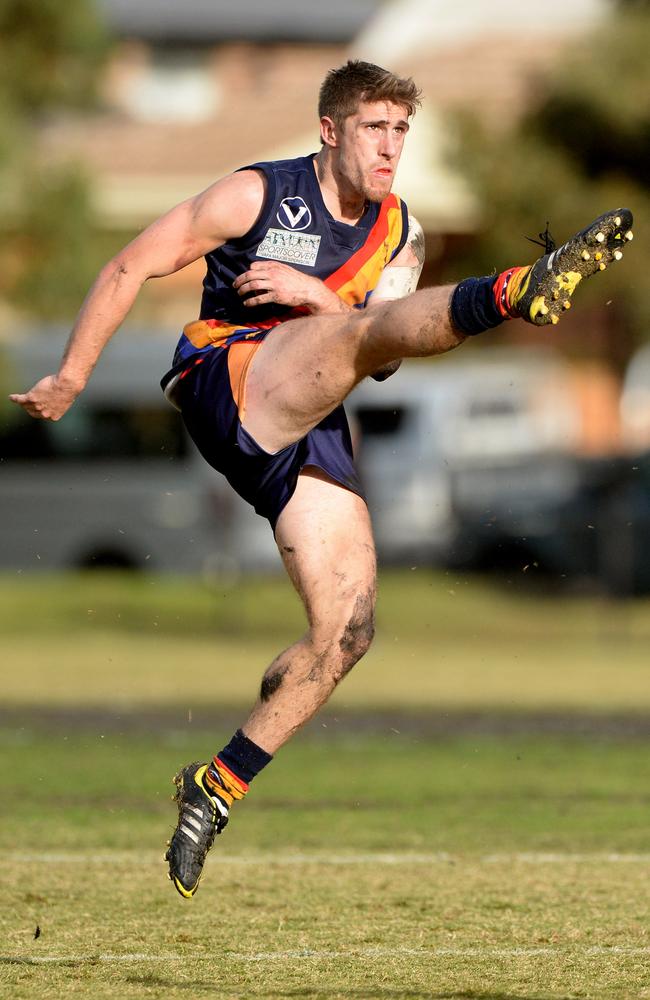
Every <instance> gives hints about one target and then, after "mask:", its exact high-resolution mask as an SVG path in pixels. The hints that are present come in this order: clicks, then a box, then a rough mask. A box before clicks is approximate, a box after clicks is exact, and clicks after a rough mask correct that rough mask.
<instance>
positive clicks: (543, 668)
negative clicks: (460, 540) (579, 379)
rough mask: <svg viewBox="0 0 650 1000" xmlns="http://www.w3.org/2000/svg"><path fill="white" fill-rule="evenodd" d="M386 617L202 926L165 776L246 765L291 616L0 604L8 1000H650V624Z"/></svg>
mask: <svg viewBox="0 0 650 1000" xmlns="http://www.w3.org/2000/svg"><path fill="white" fill-rule="evenodd" d="M381 595H382V596H381V603H380V615H379V623H380V625H379V636H378V646H377V649H376V651H375V652H373V653H371V654H370V655H369V656H368V657H367V659H366V661H364V664H363V665H360V666H359V667H358V668H357V671H355V672H353V675H352V676H351V677H350V678H349V679H348V680H347V681H346V685H345V686H343V687H342V688H341V691H340V692H339V693H338V694H337V696H336V703H335V705H334V707H333V708H332V709H331V711H330V712H328V713H327V715H325V716H323V719H321V720H317V721H316V722H314V723H312V725H311V726H310V727H309V728H308V730H307V731H306V732H305V733H304V734H301V735H299V736H298V737H297V738H296V739H295V741H293V742H292V743H291V744H290V745H289V746H288V747H286V748H285V749H284V750H283V751H282V752H281V754H279V755H278V758H277V760H276V761H274V763H273V764H272V765H271V767H270V768H269V769H268V771H267V772H265V773H264V774H263V775H261V776H260V777H259V778H258V779H257V781H256V783H255V785H254V786H253V789H252V792H251V794H250V796H249V799H248V800H247V801H246V802H245V803H243V804H241V805H239V806H237V807H236V811H234V813H233V819H232V822H231V824H230V826H229V827H228V829H227V830H226V831H225V833H224V835H223V837H222V838H220V840H219V841H218V842H217V845H215V849H214V850H213V852H212V854H211V855H210V858H209V860H208V864H207V866H206V874H205V878H204V880H203V883H202V885H201V889H200V891H199V893H198V894H197V896H196V898H195V899H194V900H192V901H189V902H188V901H185V900H182V899H181V898H180V897H178V896H177V894H176V893H175V892H174V890H173V889H172V887H171V885H170V883H169V882H168V881H167V880H166V877H165V865H164V864H163V862H162V860H161V858H162V854H163V851H164V842H165V840H166V839H167V837H168V836H169V833H170V831H171V829H172V827H173V824H174V821H175V807H174V805H173V803H172V802H170V800H169V796H170V795H171V793H172V791H173V789H172V786H171V784H170V778H171V775H172V774H173V773H174V771H175V769H176V768H177V767H178V765H179V764H182V763H185V762H187V761H188V760H190V759H196V758H198V757H203V758H205V756H206V754H209V753H210V752H211V751H212V750H213V749H217V748H218V746H219V745H221V743H223V741H224V740H225V739H226V738H227V737H228V736H229V735H230V732H231V729H228V726H231V728H232V724H233V721H232V720H233V719H234V720H237V719H238V718H239V717H240V715H239V714H238V713H241V712H242V711H243V706H244V704H245V702H246V701H248V700H250V697H251V695H252V693H253V692H254V690H255V688H256V685H257V681H258V678H259V675H260V673H261V671H262V669H263V667H264V664H265V661H266V660H268V658H269V656H270V655H271V654H272V653H273V651H274V650H275V649H277V648H279V646H280V645H281V644H282V643H283V642H284V641H290V640H291V639H292V638H293V637H294V635H295V632H296V631H297V630H298V629H300V628H301V618H300V614H299V609H298V607H297V604H296V603H295V599H294V598H293V595H292V594H291V592H290V591H289V589H288V588H286V587H285V585H284V583H281V582H279V581H275V580H267V581H257V582H251V583H231V584H230V585H229V586H228V587H224V588H223V589H220V588H215V586H214V585H212V586H211V587H207V586H205V587H197V586H196V585H193V584H192V583H191V582H188V581H170V580H167V581H165V580H159V579H151V578H146V577H145V578H142V579H140V580H138V579H132V578H124V579H123V578H109V577H107V578H101V577H96V578H95V577H92V578H85V579H82V578H80V579H72V580H69V581H67V583H66V585H62V581H61V580H48V579H47V578H42V579H33V578H31V579H24V580H22V579H21V580H18V581H15V580H13V579H7V578H5V579H4V580H0V597H2V600H1V601H0V606H1V610H0V623H1V626H2V632H3V646H4V648H5V653H6V654H7V652H8V657H7V656H5V658H4V669H3V689H4V691H5V699H4V707H3V709H2V711H1V715H2V718H3V722H4V726H3V729H2V735H1V736H0V746H1V751H2V759H3V762H4V767H3V769H2V778H1V781H2V812H3V823H2V826H1V830H0V848H1V849H2V853H1V855H0V856H1V857H2V858H3V861H4V868H3V878H2V883H3V906H2V910H1V915H0V933H1V936H2V942H3V944H2V947H1V948H0V996H2V997H5V996H6V997H12V998H13V997H15V998H18V1000H23V998H24V1000H28V998H29V1000H32V998H36V997H38V998H43V1000H52V998H57V1000H58V998H59V997H61V996H65V997H68V996H70V997H100V998H104V997H106V998H121V997H124V998H140V997H143V998H144V997H154V998H161V1000H162V998H171V1000H177V998H180V997H184V998H187V997H191V998H194V997H196V998H203V997H213V998H218V997H224V998H235V997H236V998H247V997H251V998H255V997H260V998H261V997H264V998H275V997H278V998H284V997H295V998H311V1000H320V998H323V1000H326V998H327V1000H329V998H332V1000H336V998H346V1000H347V998H355V1000H359V998H368V1000H374V998H381V1000H393V998H395V1000H405V998H456V1000H461V998H475V1000H477V998H481V1000H524V998H525V1000H543V998H547V1000H559V998H569V997H589V998H601V997H602V998H637V997H638V998H644V997H645V998H650V939H649V927H650V900H649V897H648V891H647V884H648V876H649V875H650V839H649V823H648V807H649V804H650V792H649V791H648V789H649V788H650V758H649V756H648V736H647V735H646V721H645V720H646V712H647V708H648V702H649V700H650V696H649V687H650V686H649V685H648V683H647V669H648V667H647V659H648V658H647V649H648V639H650V635H649V633H650V616H649V615H648V611H649V610H650V604H649V603H648V602H635V603H630V604H606V603H603V602H601V601H592V600H588V599H585V598H572V599H571V600H562V601H560V600H557V599H552V598H551V597H548V596H545V597H544V596H540V595H537V596H527V595H525V594H522V593H521V592H520V591H517V592H515V589H514V587H513V588H512V589H510V590H509V589H508V588H503V589H499V590H495V589H493V588H490V587H488V586H486V585H484V584H481V583H477V582H474V581H457V580H455V579H454V580H452V579H450V578H448V577H440V576H433V575H425V574H419V573H412V574H409V573H402V574H390V575H387V576H385V577H384V578H383V579H382V587H381ZM233 608H236V613H233ZM238 621H239V623H241V624H243V626H244V628H243V629H241V628H240V629H238V627H237V626H238ZM190 665H191V669H190ZM355 673H356V676H355ZM347 688H349V690H346V689H347ZM391 705H393V706H396V707H395V708H394V709H391V710H389V709H390V706H391ZM231 716H232V718H231ZM211 717H213V718H214V725H213V726H212V727H211V728H209V727H208V726H209V720H210V718H211ZM647 728H648V730H649V731H650V727H647ZM37 927H38V928H39V935H38V937H35V933H36V928H37Z"/></svg>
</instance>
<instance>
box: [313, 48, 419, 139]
mask: <svg viewBox="0 0 650 1000" xmlns="http://www.w3.org/2000/svg"><path fill="white" fill-rule="evenodd" d="M421 93H422V91H421V90H419V88H418V87H416V85H415V84H414V82H413V80H412V79H411V78H410V77H407V78H403V77H399V76H395V74H394V73H391V72H390V71H389V70H387V69H382V68H381V66H375V65H374V63H368V62H362V61H361V60H360V59H350V60H348V62H346V63H345V65H344V66H339V68H338V69H331V70H330V71H329V73H328V74H327V76H326V77H325V79H324V81H323V85H322V87H321V88H320V94H319V96H318V116H319V118H322V117H323V116H327V117H328V118H331V119H332V121H333V122H335V123H336V124H337V125H341V124H342V123H343V122H344V121H345V119H346V118H347V117H348V116H349V115H353V114H354V112H355V111H356V110H357V108H358V107H359V104H360V103H361V101H390V102H391V103H392V104H400V105H402V106H403V107H404V108H406V110H407V112H408V115H409V117H410V116H411V115H414V114H415V109H416V108H419V107H420V104H421V101H420V96H421Z"/></svg>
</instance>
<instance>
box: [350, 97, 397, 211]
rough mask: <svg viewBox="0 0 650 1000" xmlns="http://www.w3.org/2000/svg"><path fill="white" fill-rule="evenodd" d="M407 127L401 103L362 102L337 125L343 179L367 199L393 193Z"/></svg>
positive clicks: (370, 199)
mask: <svg viewBox="0 0 650 1000" xmlns="http://www.w3.org/2000/svg"><path fill="white" fill-rule="evenodd" d="M408 129H409V125H408V115H407V113H406V109H405V108H404V107H402V106H401V105H399V104H392V103H391V102H390V101H376V102H373V103H365V102H364V103H361V104H360V105H359V107H358V109H357V111H356V112H355V114H353V115H350V116H349V117H348V118H346V119H345V121H344V122H343V127H342V128H339V129H337V137H338V148H339V156H338V170H339V174H340V177H341V180H342V181H343V182H344V183H346V184H347V185H349V186H350V187H351V188H352V189H354V190H355V191H356V192H357V193H359V194H362V195H363V196H364V198H366V199H367V200H368V201H383V200H384V198H386V197H387V195H389V194H390V189H391V187H392V184H393V179H394V177H395V171H396V170H397V164H398V163H399V158H400V156H401V153H402V146H403V145H404V139H405V137H406V133H407V132H408Z"/></svg>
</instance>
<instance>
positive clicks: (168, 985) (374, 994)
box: [0, 955, 571, 1000]
mask: <svg viewBox="0 0 650 1000" xmlns="http://www.w3.org/2000/svg"><path fill="white" fill-rule="evenodd" d="M99 964H101V959H99V958H97V959H96V960H95V961H93V959H92V958H85V959H82V960H79V959H74V958H61V959H52V960H51V961H49V960H48V961H46V962H43V960H39V959H34V958H18V957H10V956H4V955H0V965H19V966H25V965H31V966H40V965H53V966H56V967H58V968H78V967H81V966H88V965H99ZM124 981H125V982H126V983H129V984H131V985H134V986H145V987H148V988H154V987H159V988H163V989H166V990H169V991H170V992H171V991H181V990H186V991H188V992H189V993H190V994H192V993H193V992H195V991H197V990H204V991H205V992H206V993H210V992H214V995H215V997H217V996H218V997H219V998H220V1000H254V998H255V997H259V998H261V1000H263V998H264V997H275V998H278V1000H282V998H286V1000H292V998H295V1000H301V998H304V1000H336V998H341V1000H348V998H349V1000H571V998H570V997H567V996H565V997H559V996H557V995H556V996H555V997H553V998H551V996H550V994H548V993H547V994H541V993H525V994H524V993H503V992H496V993H495V992H494V991H489V992H485V991H482V990H480V991H477V990H466V991H463V992H460V993H459V992H458V991H455V992H453V993H448V992H445V993H432V992H430V991H423V990H409V989H390V988H386V989H383V988H379V989H367V988H365V987H364V988H363V989H342V990H335V991H334V992H332V991H331V990H328V991H327V992H323V990H321V989H313V988H310V987H305V988H304V989H296V990H277V989H274V990H271V991H270V992H267V991H266V990H257V989H256V990H250V989H249V988H247V989H246V991H245V992H242V991H241V990H238V989H231V990H224V989H223V987H222V986H215V983H214V980H200V979H193V980H191V981H189V982H179V981H178V980H177V979H171V978H164V977H163V976H125V977H124Z"/></svg>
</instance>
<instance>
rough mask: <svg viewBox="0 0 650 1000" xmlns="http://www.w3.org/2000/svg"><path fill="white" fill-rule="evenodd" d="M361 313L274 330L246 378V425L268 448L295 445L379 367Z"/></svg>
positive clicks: (311, 319) (319, 318)
mask: <svg viewBox="0 0 650 1000" xmlns="http://www.w3.org/2000/svg"><path fill="white" fill-rule="evenodd" d="M368 324H369V319H368V317H366V316H363V315H361V314H359V313H355V314H341V315H337V316H313V317H309V318H305V319H298V320H293V321H292V322H289V323H283V324H282V325H281V326H279V327H276V328H275V329H274V330H272V331H271V332H270V333H269V334H268V336H267V337H266V339H265V340H264V342H263V344H262V345H261V346H260V348H259V350H257V351H256V352H255V356H254V358H253V359H252V361H251V364H250V367H249V369H248V373H247V376H246V410H245V416H244V420H243V424H244V427H245V428H246V430H247V431H248V432H249V434H251V435H252V437H253V438H254V439H255V441H257V443H258V444H259V445H260V446H261V447H262V448H264V449H265V450H267V451H270V452H275V451H279V450H280V449H281V448H285V447H287V446H288V445H289V444H293V443H294V442H295V441H298V440H299V439H300V438H302V437H304V435H305V434H306V433H307V432H308V431H310V430H311V429H312V427H315V426H316V424H318V423H319V422H320V421H321V420H322V419H323V418H324V417H326V416H327V414H328V413H331V412H332V410H333V409H334V408H335V407H336V406H338V405H339V403H341V402H342V401H343V400H344V399H345V397H346V396H347V395H348V393H349V392H351V390H352V389H353V388H354V386H355V385H356V384H357V383H358V382H360V381H361V379H362V378H364V377H365V376H366V375H368V374H370V372H372V371H375V370H376V369H377V368H379V367H380V365H381V363H382V361H383V355H381V356H380V360H376V359H375V354H376V352H372V351H371V352H369V351H368V348H367V341H368V338H367V336H366V334H367V328H368Z"/></svg>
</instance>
